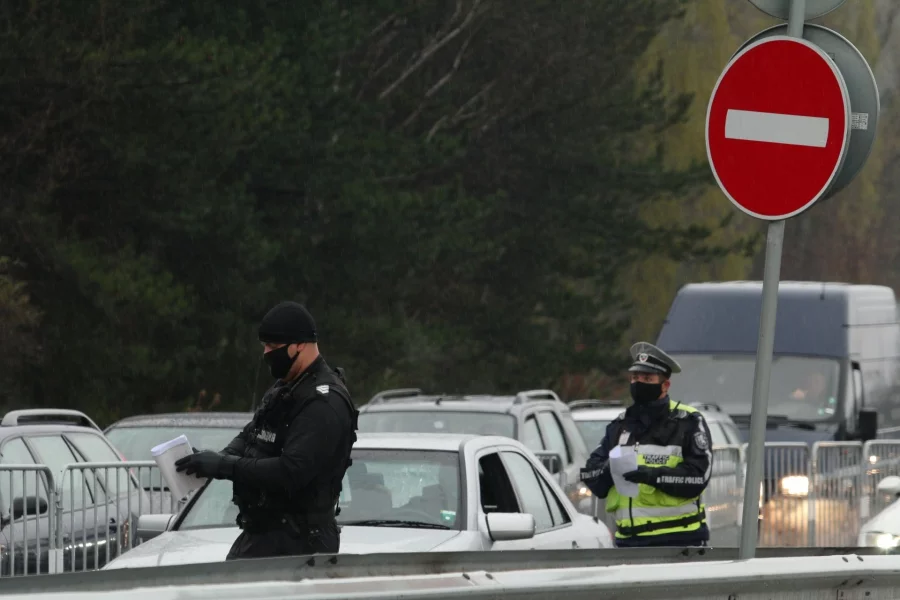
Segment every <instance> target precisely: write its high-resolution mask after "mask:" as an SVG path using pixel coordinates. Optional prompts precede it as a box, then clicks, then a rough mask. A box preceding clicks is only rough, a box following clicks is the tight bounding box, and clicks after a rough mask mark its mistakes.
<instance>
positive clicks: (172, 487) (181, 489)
mask: <svg viewBox="0 0 900 600" xmlns="http://www.w3.org/2000/svg"><path fill="white" fill-rule="evenodd" d="M193 453H194V450H193V449H192V448H191V443H190V442H189V441H188V439H187V436H184V435H180V436H178V437H177V438H175V439H174V440H169V441H168V442H163V443H162V444H159V445H158V446H154V447H153V448H152V449H151V450H150V454H152V455H153V460H155V461H156V464H157V465H158V466H159V472H160V474H161V475H162V476H163V479H164V480H165V482H166V486H167V487H168V488H169V491H170V492H171V493H172V495H173V496H174V497H175V499H176V500H183V499H184V498H185V496H187V495H188V494H190V493H191V492H193V491H194V490H196V489H199V488H200V487H202V486H203V484H204V483H206V479H201V478H199V477H197V476H196V475H188V474H187V473H179V472H178V471H176V470H175V461H177V460H179V459H181V458H184V457H185V456H189V455H191V454H193Z"/></svg>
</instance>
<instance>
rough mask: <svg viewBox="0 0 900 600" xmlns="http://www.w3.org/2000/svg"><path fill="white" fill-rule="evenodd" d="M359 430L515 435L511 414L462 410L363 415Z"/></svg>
mask: <svg viewBox="0 0 900 600" xmlns="http://www.w3.org/2000/svg"><path fill="white" fill-rule="evenodd" d="M359 430H360V431H361V432H364V433H462V434H472V435H502V436H505V437H509V438H515V436H516V420H515V418H514V417H513V416H512V415H505V414H496V413H485V412H474V411H473V412H463V411H443V410H441V411H433V412H432V411H424V410H417V411H402V410H390V411H384V412H371V413H362V414H361V415H359Z"/></svg>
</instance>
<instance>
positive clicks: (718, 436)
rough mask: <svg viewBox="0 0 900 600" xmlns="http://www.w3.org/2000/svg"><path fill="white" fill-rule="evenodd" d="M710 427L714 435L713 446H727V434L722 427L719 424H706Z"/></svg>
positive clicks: (710, 431)
mask: <svg viewBox="0 0 900 600" xmlns="http://www.w3.org/2000/svg"><path fill="white" fill-rule="evenodd" d="M706 424H707V425H708V426H709V433H710V434H711V435H712V445H713V446H727V445H728V438H726V437H725V432H724V431H722V426H721V425H719V424H718V423H710V422H707V423H706Z"/></svg>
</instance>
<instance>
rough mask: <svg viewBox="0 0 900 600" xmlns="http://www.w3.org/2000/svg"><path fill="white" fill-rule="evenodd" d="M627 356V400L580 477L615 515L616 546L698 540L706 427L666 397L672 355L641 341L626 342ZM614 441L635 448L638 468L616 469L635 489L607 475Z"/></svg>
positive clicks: (708, 455) (703, 530) (702, 528)
mask: <svg viewBox="0 0 900 600" xmlns="http://www.w3.org/2000/svg"><path fill="white" fill-rule="evenodd" d="M631 357H632V361H633V362H632V365H631V367H630V368H629V369H628V371H629V374H630V378H631V397H632V399H633V400H634V403H633V404H632V405H631V406H629V407H628V408H627V409H626V410H625V411H624V412H623V413H622V414H621V415H619V416H618V417H617V418H616V419H615V420H614V421H613V422H612V423H610V424H609V426H608V427H607V428H606V435H605V436H604V438H603V440H602V441H601V442H600V445H599V446H597V448H596V449H595V450H594V451H593V452H592V453H591V456H590V458H589V459H588V461H587V465H586V466H585V468H584V469H582V472H581V478H582V480H583V481H584V482H585V484H586V485H587V486H588V488H590V490H591V491H592V492H593V493H594V495H595V496H597V497H598V498H605V499H606V510H607V512H609V513H611V514H613V515H614V516H615V520H616V533H615V543H616V546H618V547H635V546H705V545H707V542H708V540H709V528H708V526H707V523H706V510H705V507H704V505H703V502H702V499H701V496H702V494H703V491H704V490H705V489H706V486H707V485H708V484H709V478H710V474H711V472H712V464H713V463H712V461H713V458H712V449H711V445H710V434H709V426H708V425H707V424H706V420H705V419H704V418H703V415H702V414H700V412H698V411H697V410H696V409H695V408H693V407H691V406H688V405H686V404H683V403H682V402H680V401H676V400H673V399H671V398H669V386H670V381H669V379H670V377H671V376H672V374H673V373H680V372H681V367H680V366H679V365H678V363H677V362H675V360H674V359H673V358H672V357H670V356H669V355H668V354H666V353H665V352H663V351H662V350H661V349H659V348H657V347H656V346H654V345H653V344H650V343H647V342H638V343H637V344H635V345H633V346H632V347H631ZM617 446H623V447H627V446H630V447H631V448H630V449H628V450H629V453H630V451H633V453H634V454H635V455H637V464H638V467H637V469H636V470H632V471H629V472H627V473H623V474H622V483H621V484H620V485H622V487H623V488H624V487H625V486H626V485H628V484H626V483H625V482H628V483H630V484H638V486H637V487H638V492H637V494H634V492H633V491H629V494H628V495H626V494H625V493H624V492H623V493H620V492H619V490H618V489H617V487H616V483H615V481H614V480H613V476H612V472H611V469H610V464H609V463H610V453H611V452H612V450H613V449H614V448H616V447H617ZM620 452H623V451H622V450H620Z"/></svg>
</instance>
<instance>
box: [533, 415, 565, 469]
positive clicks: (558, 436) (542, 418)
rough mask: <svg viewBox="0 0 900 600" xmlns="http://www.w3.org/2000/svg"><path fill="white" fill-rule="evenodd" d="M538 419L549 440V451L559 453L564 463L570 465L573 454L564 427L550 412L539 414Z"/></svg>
mask: <svg viewBox="0 0 900 600" xmlns="http://www.w3.org/2000/svg"><path fill="white" fill-rule="evenodd" d="M537 418H538V422H539V423H540V425H541V431H542V432H543V434H544V437H545V438H546V439H547V450H549V451H550V452H557V453H559V455H560V456H561V457H562V459H563V462H564V463H565V464H566V465H568V464H570V463H571V462H572V453H571V452H570V451H569V447H568V445H567V444H566V436H565V435H564V434H563V432H562V426H561V425H560V424H559V421H558V420H557V418H556V415H554V414H553V412H551V411H549V410H543V411H541V412H539V413H538V415H537ZM554 462H555V461H554Z"/></svg>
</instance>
